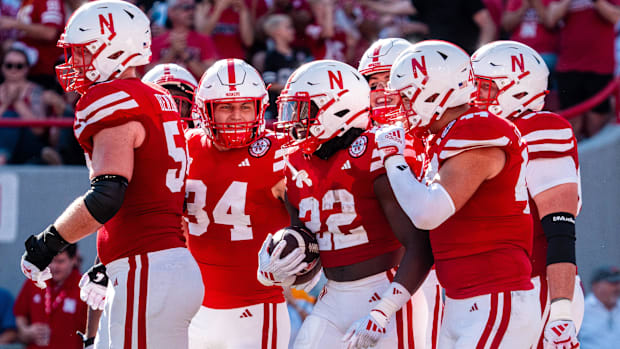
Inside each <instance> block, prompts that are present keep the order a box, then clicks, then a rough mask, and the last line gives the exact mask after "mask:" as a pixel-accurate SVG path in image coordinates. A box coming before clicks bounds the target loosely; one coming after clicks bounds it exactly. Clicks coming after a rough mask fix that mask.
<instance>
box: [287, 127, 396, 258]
mask: <svg viewBox="0 0 620 349" xmlns="http://www.w3.org/2000/svg"><path fill="white" fill-rule="evenodd" d="M374 130H375V129H372V130H369V131H365V132H364V133H362V135H360V136H359V137H358V138H357V139H356V140H355V141H354V142H353V143H352V144H351V146H350V147H349V148H348V149H344V150H340V151H338V152H337V153H336V154H334V155H332V157H330V158H329V159H328V160H321V159H319V158H318V157H316V156H312V157H309V158H308V157H306V156H304V155H303V154H302V153H301V152H300V151H296V152H294V153H292V154H290V155H289V157H288V162H289V163H290V166H287V168H286V169H285V173H286V193H287V196H288V200H289V202H290V203H291V204H292V205H293V206H295V207H297V208H298V209H299V219H300V220H301V221H302V222H304V224H305V225H306V227H308V229H310V230H311V231H312V232H314V233H316V238H317V240H318V242H319V250H320V254H321V262H322V264H323V266H324V267H326V268H332V267H339V266H343V265H352V264H355V263H359V262H362V261H365V260H368V259H371V258H373V257H376V256H379V255H382V254H385V253H388V252H392V251H395V250H397V249H399V248H401V247H402V245H401V244H400V242H399V241H398V240H397V239H396V237H395V236H394V234H393V233H392V231H391V228H390V225H389V223H388V221H387V220H386V218H385V217H384V216H383V214H382V212H383V211H382V209H381V206H380V205H379V201H378V200H377V198H376V196H375V192H374V180H375V179H376V178H377V177H378V176H379V175H381V174H384V173H385V168H384V167H383V162H382V161H381V157H380V156H379V151H378V150H377V149H376V146H375V134H374Z"/></svg>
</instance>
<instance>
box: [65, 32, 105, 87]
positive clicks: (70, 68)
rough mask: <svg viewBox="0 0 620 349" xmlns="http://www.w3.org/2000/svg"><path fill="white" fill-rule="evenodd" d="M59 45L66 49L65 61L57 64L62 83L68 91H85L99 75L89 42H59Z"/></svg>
mask: <svg viewBox="0 0 620 349" xmlns="http://www.w3.org/2000/svg"><path fill="white" fill-rule="evenodd" d="M58 46H59V47H62V48H64V51H65V63H63V64H59V65H57V66H56V75H57V76H58V81H59V82H60V85H61V86H62V88H63V89H64V90H65V91H67V92H69V91H77V92H79V93H84V91H85V90H86V89H87V88H88V87H89V86H90V85H92V84H93V83H94V82H95V81H96V80H97V78H98V75H99V74H98V73H97V69H96V68H95V66H94V65H93V59H94V58H95V55H93V54H92V53H91V52H90V50H89V49H88V46H89V44H81V45H79V44H74V45H71V44H65V43H59V44H58ZM99 53H100V52H96V53H95V54H97V55H98V54H99Z"/></svg>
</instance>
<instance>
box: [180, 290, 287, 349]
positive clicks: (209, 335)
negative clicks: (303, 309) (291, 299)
mask: <svg viewBox="0 0 620 349" xmlns="http://www.w3.org/2000/svg"><path fill="white" fill-rule="evenodd" d="M290 335H291V323H290V320H289V317H288V308H287V307H286V303H285V302H282V303H260V304H254V305H250V306H247V307H241V308H234V309H212V308H207V307H205V306H202V307H200V310H199V311H198V314H196V316H195V317H194V318H193V319H192V323H191V324H190V326H189V347H190V349H286V348H288V342H289V339H290Z"/></svg>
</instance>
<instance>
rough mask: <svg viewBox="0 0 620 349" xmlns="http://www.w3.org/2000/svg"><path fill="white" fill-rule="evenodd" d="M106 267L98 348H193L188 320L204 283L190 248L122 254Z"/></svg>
mask: <svg viewBox="0 0 620 349" xmlns="http://www.w3.org/2000/svg"><path fill="white" fill-rule="evenodd" d="M106 268H107V273H108V277H109V279H110V284H109V285H108V293H107V295H106V304H105V309H104V314H103V316H102V317H101V320H100V321H99V331H98V332H97V336H96V339H95V348H97V349H103V348H106V349H107V348H109V349H128V348H133V349H142V348H145V349H146V348H148V349H157V348H161V349H169V348H175V349H176V348H179V349H183V348H187V347H188V343H187V342H188V339H187V338H188V327H189V323H190V321H191V319H192V317H194V315H195V314H196V312H197V311H198V309H199V308H200V304H201V303H202V298H203V296H204V287H203V285H202V277H201V276H200V269H199V268H198V264H196V261H195V260H194V257H192V255H191V254H190V252H189V251H188V250H187V249H186V248H182V247H181V248H172V249H167V250H161V251H156V252H150V253H147V254H143V255H136V256H131V257H129V258H120V259H117V260H115V261H113V262H111V263H109V264H108V265H106Z"/></svg>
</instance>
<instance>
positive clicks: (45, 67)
mask: <svg viewBox="0 0 620 349" xmlns="http://www.w3.org/2000/svg"><path fill="white" fill-rule="evenodd" d="M17 18H18V19H19V21H20V22H23V23H28V24H43V25H46V26H48V27H50V30H54V31H56V32H57V34H58V37H60V33H61V32H62V31H63V29H64V26H65V10H64V6H63V2H62V0H24V2H22V5H21V7H20V8H19V12H18V13H17ZM20 40H21V41H23V42H24V43H25V44H26V45H28V46H30V47H33V48H35V49H36V50H37V51H38V52H39V59H38V61H37V63H36V64H35V65H34V66H33V67H32V68H31V69H30V74H31V75H44V74H45V75H56V72H55V70H54V65H55V64H56V61H57V60H58V59H59V57H60V56H61V55H62V54H63V50H62V49H61V48H58V47H56V40H53V41H45V40H39V39H32V38H29V37H25V36H24V37H21V38H20Z"/></svg>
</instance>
